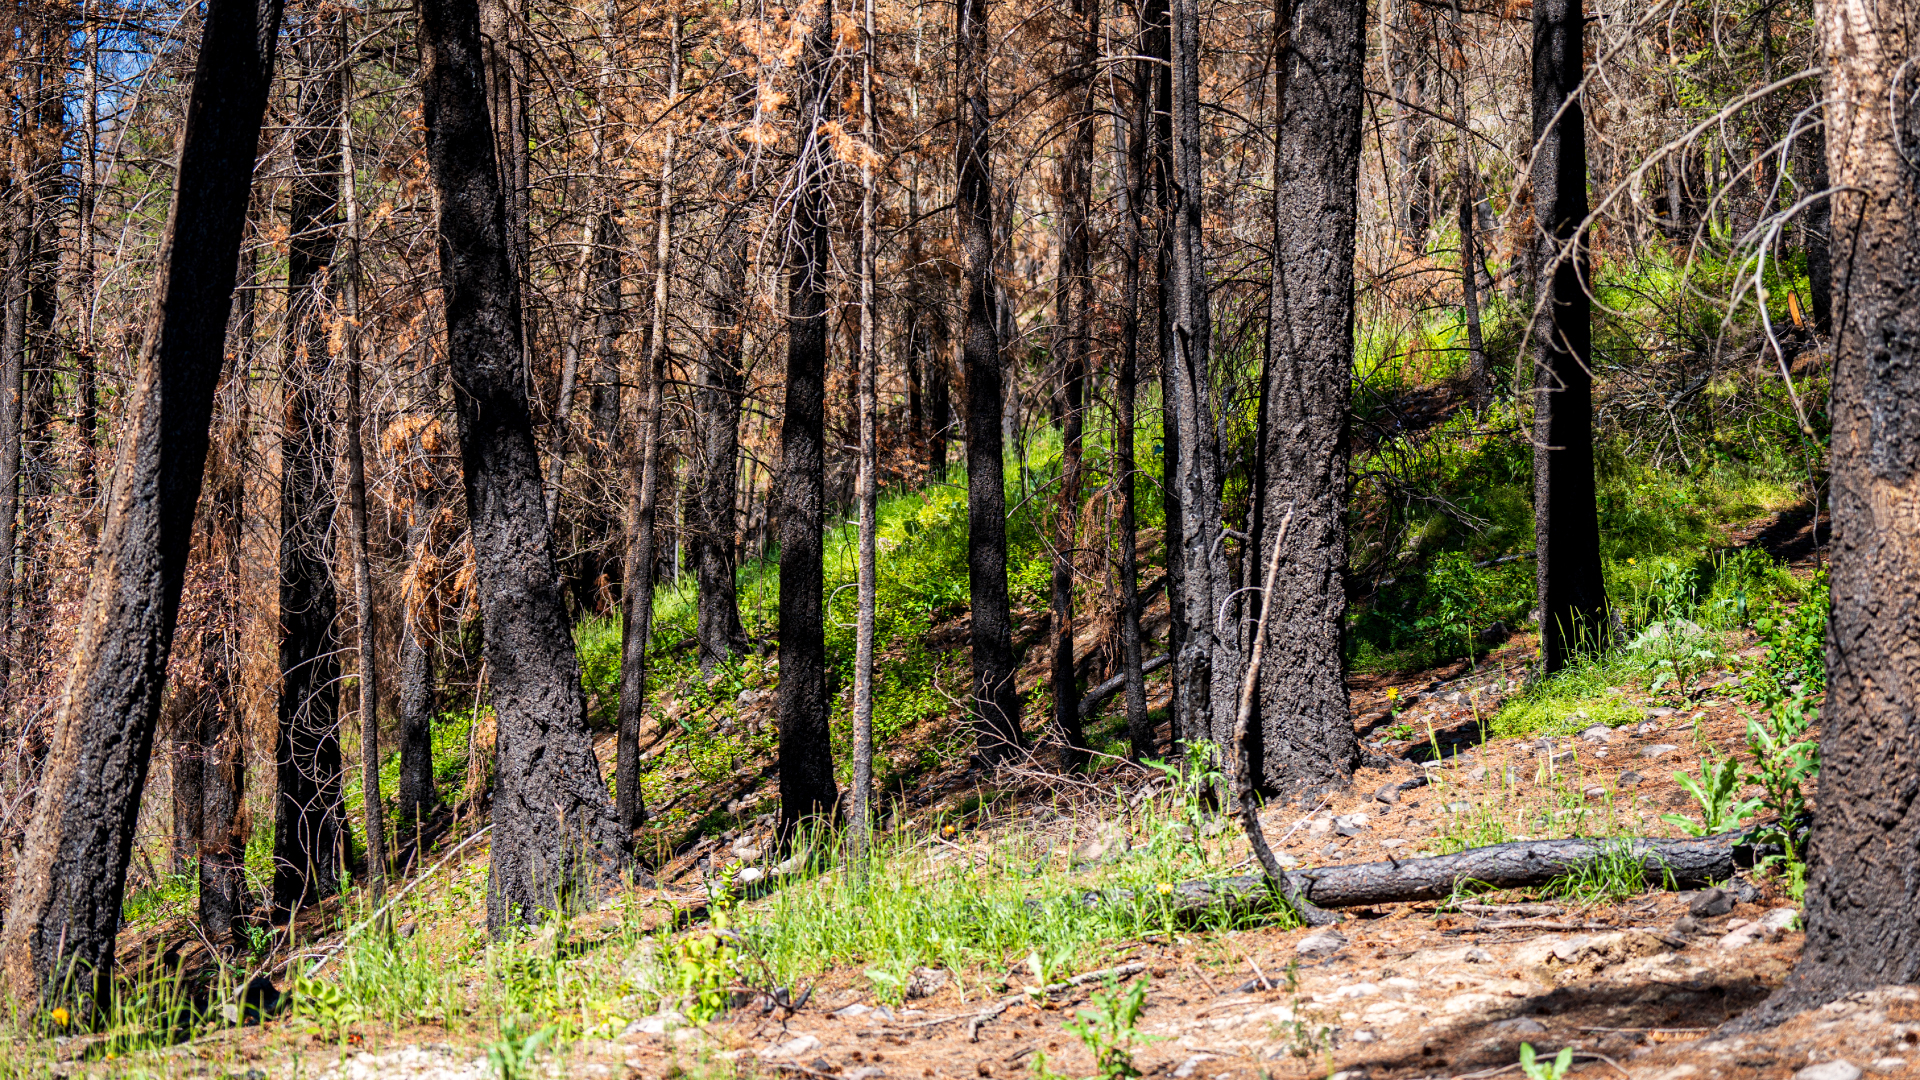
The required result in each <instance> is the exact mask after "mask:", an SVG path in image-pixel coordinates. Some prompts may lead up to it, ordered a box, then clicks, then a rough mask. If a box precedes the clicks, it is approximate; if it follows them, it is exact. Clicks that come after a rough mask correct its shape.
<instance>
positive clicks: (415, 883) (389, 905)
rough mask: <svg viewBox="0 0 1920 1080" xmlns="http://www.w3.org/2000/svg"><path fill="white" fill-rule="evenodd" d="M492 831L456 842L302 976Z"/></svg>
mask: <svg viewBox="0 0 1920 1080" xmlns="http://www.w3.org/2000/svg"><path fill="white" fill-rule="evenodd" d="M491 831H493V826H491V825H487V826H484V827H482V828H481V830H480V831H479V832H477V833H474V834H473V835H472V836H469V837H467V838H466V839H465V840H462V841H460V842H459V843H458V844H455V845H454V847H453V850H452V851H449V852H447V853H446V855H444V856H442V857H441V859H440V861H439V862H437V863H434V864H433V869H431V870H428V871H427V872H426V873H424V874H421V875H420V876H419V877H417V878H414V879H413V880H412V881H409V882H407V887H406V888H404V889H401V890H400V891H399V892H397V893H394V894H393V899H391V900H388V901H387V902H386V903H385V904H382V905H381V906H380V910H379V911H376V912H374V913H373V914H372V915H369V916H368V917H367V918H365V919H362V920H361V921H360V923H359V924H358V925H356V926H354V927H353V928H352V929H350V930H348V931H347V932H346V934H344V935H343V936H342V937H341V938H340V940H339V941H338V942H336V943H335V944H334V945H333V947H332V948H330V949H328V950H327V951H326V953H325V954H323V955H322V956H321V957H320V959H318V960H316V961H314V964H313V966H312V967H311V968H308V969H307V973H306V975H304V976H302V978H303V979H311V978H313V977H314V976H315V975H318V974H320V969H321V968H323V967H326V966H327V961H329V960H331V959H333V958H334V957H335V956H337V955H339V953H340V950H341V949H344V948H346V947H347V942H349V941H352V940H353V939H354V938H355V937H356V936H357V935H358V934H359V933H360V931H362V930H365V929H366V928H367V927H369V926H372V925H373V924H374V923H376V922H378V921H379V920H380V917H381V916H382V915H385V914H386V913H387V912H388V911H391V910H392V909H393V905H395V904H397V903H399V902H400V901H401V900H403V899H405V898H406V895H407V894H408V893H410V892H412V891H413V890H414V889H415V888H417V887H418V886H419V885H420V883H421V882H423V881H426V880H427V879H428V878H431V877H432V876H433V875H434V874H436V873H438V872H439V870H440V868H441V867H443V866H445V865H447V863H448V862H450V861H451V860H452V859H453V857H454V856H455V855H458V854H460V850H461V849H462V848H464V847H466V846H467V845H468V844H471V843H473V842H474V841H475V840H478V839H480V838H481V837H483V836H485V835H487V833H489V832H491ZM287 962H288V963H292V962H293V958H292V957H288V958H287ZM283 966H284V965H283Z"/></svg>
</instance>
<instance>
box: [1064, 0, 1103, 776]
mask: <svg viewBox="0 0 1920 1080" xmlns="http://www.w3.org/2000/svg"><path fill="white" fill-rule="evenodd" d="M1070 10H1071V15H1070V19H1071V21H1072V25H1073V42H1072V46H1071V47H1072V48H1073V51H1074V53H1075V55H1074V58H1073V69H1072V71H1071V72H1070V74H1069V76H1068V79H1067V85H1068V91H1067V93H1068V102H1067V107H1068V108H1069V109H1071V110H1072V113H1073V117H1074V122H1073V125H1072V126H1071V128H1070V129H1069V133H1068V137H1067V151H1066V155H1065V158H1064V160H1063V161H1062V162H1061V166H1060V171H1061V174H1062V175H1061V184H1060V203H1061V206H1060V210H1061V214H1060V282H1059V286H1058V289H1057V294H1058V295H1057V297H1056V303H1057V305H1058V307H1057V309H1056V310H1057V314H1056V316H1055V322H1056V324H1057V326H1058V328H1059V329H1058V333H1057V335H1056V339H1055V342H1054V354H1055V356H1056V357H1058V360H1059V364H1060V412H1061V415H1060V419H1061V429H1062V430H1061V455H1060V456H1061V463H1060V501H1059V505H1058V507H1057V509H1056V510H1055V513H1054V536H1053V543H1054V548H1053V723H1054V727H1055V729H1056V730H1057V731H1058V732H1059V735H1060V738H1061V740H1062V742H1064V743H1065V747H1066V749H1065V757H1064V762H1065V764H1066V765H1067V767H1069V768H1079V767H1081V766H1083V765H1085V764H1086V762H1087V760H1088V750H1087V736H1086V733H1085V732H1084V731H1082V730H1081V724H1080V682H1079V680H1078V679H1077V678H1075V675H1074V665H1073V572H1074V560H1073V553H1074V550H1075V546H1076V544H1077V543H1078V539H1079V518H1080V515H1079V509H1080V484H1081V434H1082V430H1083V428H1084V427H1085V424H1086V416H1085V412H1084V410H1085V404H1086V403H1085V398H1086V382H1087V354H1088V351H1089V348H1088V347H1089V344H1090V343H1089V338H1088V329H1089V326H1090V324H1091V316H1090V313H1089V310H1088V309H1089V308H1090V307H1091V305H1092V303H1093V239H1092V236H1091V235H1090V234H1089V230H1088V208H1089V204H1090V203H1091V201H1092V199H1093V136H1094V127H1095V121H1096V119H1097V114H1096V113H1095V112H1094V107H1093V106H1094V102H1093V89H1094V64H1095V62H1096V61H1097V60H1098V57H1099V49H1100V8H1099V5H1098V4H1097V3H1095V2H1094V0H1072V4H1071V6H1070Z"/></svg>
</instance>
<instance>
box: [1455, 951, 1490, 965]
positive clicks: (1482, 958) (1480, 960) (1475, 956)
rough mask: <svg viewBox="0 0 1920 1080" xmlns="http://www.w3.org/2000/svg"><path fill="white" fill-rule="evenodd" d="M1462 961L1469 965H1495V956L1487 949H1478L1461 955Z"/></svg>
mask: <svg viewBox="0 0 1920 1080" xmlns="http://www.w3.org/2000/svg"><path fill="white" fill-rule="evenodd" d="M1460 959H1462V960H1465V961H1466V962H1467V963H1469V964H1491V963H1493V954H1492V953H1490V952H1488V951H1487V950H1485V949H1481V948H1477V947H1476V948H1472V949H1468V950H1467V951H1466V952H1464V953H1462V954H1460Z"/></svg>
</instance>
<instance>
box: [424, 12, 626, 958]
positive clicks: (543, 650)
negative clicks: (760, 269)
mask: <svg viewBox="0 0 1920 1080" xmlns="http://www.w3.org/2000/svg"><path fill="white" fill-rule="evenodd" d="M419 11H420V23H421V29H422V36H423V40H424V44H425V49H424V51H425V53H426V59H427V64H426V69H427V70H426V78H425V80H424V83H425V86H424V94H423V98H424V103H425V118H426V127H427V159H428V162H429V164H430V165H431V166H432V172H433V182H434V185H435V187H436V188H437V189H438V190H439V196H440V197H439V213H438V219H439V221H438V224H439V235H440V265H441V274H442V280H443V288H444V290H445V295H446V301H445V308H446V318H447V361H448V371H449V374H450V377H451V382H452V384H453V386H454V395H455V396H454V400H455V412H456V415H457V416H458V419H459V428H460V458H461V468H462V472H463V474H464V476H465V481H466V493H467V513H468V519H469V522H470V526H469V530H470V534H471V536H472V540H473V553H474V562H475V568H476V578H477V581H476V585H477V591H478V593H479V596H480V613H481V618H482V619H483V620H484V623H485V627H486V657H485V662H486V664H487V666H488V667H489V668H490V669H491V670H492V671H493V673H494V678H493V683H492V700H493V706H494V712H495V715H496V716H497V718H498V720H497V723H498V733H497V742H496V746H495V781H494V793H493V838H492V845H493V872H492V875H491V877H490V879H489V881H488V885H487V923H488V926H489V927H491V928H492V929H493V930H494V931H495V932H496V933H498V932H501V931H504V930H506V929H507V928H508V927H509V926H510V925H513V924H516V923H525V922H531V921H532V920H534V919H536V918H538V917H539V914H540V913H541V912H543V911H555V910H561V909H563V908H564V907H569V906H576V905H580V904H586V903H590V902H591V901H592V900H593V899H594V897H595V895H596V894H597V893H599V892H600V891H601V890H602V889H603V888H605V887H607V886H610V885H611V884H612V883H613V881H614V880H615V879H616V878H617V877H618V875H619V874H621V873H622V872H623V871H625V870H626V869H627V867H628V865H629V863H630V860H631V852H632V841H631V839H630V837H629V835H628V833H627V832H626V831H625V830H623V829H621V828H620V821H619V818H618V817H617V816H616V814H615V813H614V808H613V801H612V800H611V799H609V798H608V797H607V788H606V784H605V782H604V781H603V780H602V779H601V775H600V768H599V765H598V763H597V762H596V761H595V760H594V756H593V737H592V733H591V732H590V731H589V730H588V728H587V709H586V698H585V696H584V694H583V693H582V692H581V689H580V668H579V664H578V661H577V660H576V659H575V656H574V651H573V638H572V634H571V632H570V627H569V626H568V623H567V613H566V608H565V606H564V604H562V602H561V598H560V591H559V575H558V572H557V568H556V566H555V563H554V556H553V538H552V532H551V530H549V529H548V528H547V521H546V506H545V500H544V498H543V496H544V492H543V491H542V486H541V479H540V458H539V454H538V452H537V450H536V449H535V447H534V441H533V417H532V414H531V412H530V410H529V408H528V402H527V384H526V380H525V378H524V377H523V372H522V370H521V365H520V355H521V354H520V342H521V336H520V325H519V323H520V305H519V300H518V296H517V292H518V289H517V286H516V282H515V280H514V276H513V271H512V266H511V264H510V262H509V259H508V242H509V238H508V233H507V225H506V210H505V203H504V201H503V198H502V195H501V190H500V179H499V173H498V172H497V171H496V167H495V163H494V152H493V151H494V146H493V134H492V127H491V123H490V121H489V119H488V116H487V109H486V100H487V99H486V95H485V93H484V89H485V79H484V77H483V74H482V69H481V50H480V12H479V8H478V6H477V5H476V3H475V2H474V0H423V2H422V3H421V4H420V7H419Z"/></svg>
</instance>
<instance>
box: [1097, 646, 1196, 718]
mask: <svg viewBox="0 0 1920 1080" xmlns="http://www.w3.org/2000/svg"><path fill="white" fill-rule="evenodd" d="M1172 659H1173V654H1172V653H1161V654H1160V655H1159V656H1156V657H1154V658H1153V659H1151V660H1149V661H1147V662H1146V663H1144V664H1141V665H1140V677H1141V678H1143V679H1144V678H1146V677H1147V676H1149V675H1151V674H1153V673H1154V672H1156V671H1159V670H1160V669H1161V668H1163V667H1166V666H1167V661H1169V660H1172ZM1126 685H1127V673H1126V672H1124V671H1123V672H1121V673H1120V674H1118V675H1115V676H1114V677H1113V678H1111V679H1108V680H1107V681H1106V682H1103V683H1101V684H1100V685H1099V686H1096V687H1094V688H1093V689H1091V690H1089V691H1087V696H1086V697H1083V698H1081V699H1080V719H1082V720H1091V719H1093V714H1094V713H1096V712H1099V711H1100V706H1102V705H1104V704H1106V702H1107V699H1108V698H1110V697H1112V696H1113V695H1115V694H1117V693H1119V692H1120V690H1121V688H1122V687H1124V686H1126Z"/></svg>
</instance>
